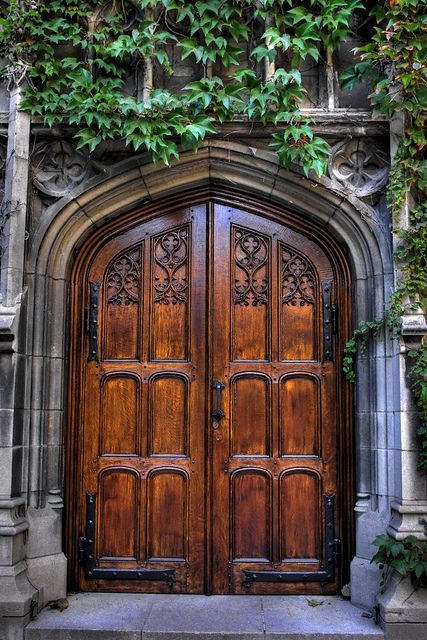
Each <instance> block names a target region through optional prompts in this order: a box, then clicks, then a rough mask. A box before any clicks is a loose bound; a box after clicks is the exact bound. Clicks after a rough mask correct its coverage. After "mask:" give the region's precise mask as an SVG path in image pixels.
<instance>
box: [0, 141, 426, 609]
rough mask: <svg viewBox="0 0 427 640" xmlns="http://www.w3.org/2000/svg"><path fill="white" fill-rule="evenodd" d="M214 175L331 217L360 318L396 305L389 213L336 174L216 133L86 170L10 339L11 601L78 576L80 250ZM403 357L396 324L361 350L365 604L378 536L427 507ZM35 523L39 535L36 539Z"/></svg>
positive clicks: (39, 237) (361, 576)
mask: <svg viewBox="0 0 427 640" xmlns="http://www.w3.org/2000/svg"><path fill="white" fill-rule="evenodd" d="M209 186H213V187H219V188H223V187H225V188H231V189H237V190H238V191H240V192H241V193H248V194H251V195H253V196H254V197H256V198H259V199H261V200H263V201H264V202H266V201H267V202H268V201H271V202H272V203H276V204H277V205H279V206H281V207H283V208H286V209H287V210H290V211H292V212H293V213H294V214H296V215H301V216H303V217H305V218H306V219H307V220H311V221H313V222H314V223H315V224H316V225H318V226H320V227H322V228H323V229H325V230H327V231H328V233H330V234H331V236H332V237H333V238H334V239H335V241H336V242H337V243H339V244H340V245H341V246H342V247H343V250H344V252H346V253H347V259H348V263H349V266H350V271H351V274H352V282H353V292H352V293H353V301H354V305H353V310H354V311H353V314H354V318H353V319H354V323H355V324H357V323H358V322H359V321H360V320H363V319H372V318H377V317H380V316H381V315H382V313H383V310H384V306H385V304H386V301H387V298H388V297H389V294H390V292H391V291H392V290H393V286H394V266H393V260H392V246H391V236H390V233H389V229H388V226H387V225H386V224H385V223H384V222H382V221H381V220H378V218H377V215H378V214H377V213H376V212H375V210H374V209H373V208H371V207H370V206H369V205H367V204H366V203H365V202H363V201H361V200H358V199H357V198H356V197H355V196H354V195H348V196H346V195H344V190H341V192H340V191H339V190H337V186H336V185H335V184H334V183H332V182H331V180H329V179H328V178H322V179H320V180H313V179H307V178H305V177H304V176H303V175H302V174H301V173H299V172H297V171H287V170H285V169H283V168H281V167H279V165H278V163H277V158H276V156H275V155H274V154H272V153H270V152H267V151H262V150H259V149H254V148H252V147H250V146H247V145H243V144H237V143H234V142H224V141H209V142H206V144H205V145H204V146H203V147H202V149H200V150H199V151H198V152H197V153H193V152H188V153H183V154H182V156H181V158H180V160H179V161H178V162H176V163H174V165H173V166H172V167H171V168H166V167H164V166H159V165H154V164H152V163H151V162H150V160H149V158H148V157H147V156H140V157H137V158H134V159H131V160H126V161H124V162H123V163H121V164H116V165H114V166H113V167H112V168H111V169H105V171H104V173H102V174H101V175H100V176H99V175H98V176H97V177H95V178H92V179H90V180H88V181H83V182H82V183H81V184H80V185H79V186H78V187H77V188H75V189H74V190H73V191H71V192H70V193H68V194H67V195H65V196H63V197H62V198H61V199H60V200H59V201H57V202H56V203H55V204H53V205H51V206H50V207H48V208H47V209H46V210H45V212H44V213H43V216H42V217H41V219H40V223H39V225H38V227H37V228H36V229H35V230H34V232H33V233H32V235H31V237H30V239H29V242H28V248H27V260H26V265H25V291H24V294H23V296H22V300H21V301H18V302H17V305H16V307H15V308H14V309H13V310H11V311H10V315H11V316H12V315H13V317H14V318H15V320H14V321H13V322H12V321H11V322H10V324H11V325H12V324H13V332H14V334H13V335H16V340H15V342H14V344H13V345H12V343H11V342H10V343H8V345H7V347H6V348H5V349H3V351H6V352H7V356H8V357H9V356H10V361H11V365H10V366H11V367H14V369H13V374H12V380H13V379H16V380H19V384H18V383H17V385H16V390H15V414H14V416H15V417H14V419H15V420H16V421H17V422H16V423H17V427H16V428H17V429H19V428H20V429H21V435H18V436H17V442H18V445H17V446H16V447H15V451H14V455H15V456H16V457H17V459H18V462H17V465H18V466H17V467H15V468H18V467H19V468H21V471H22V474H21V475H22V485H21V487H20V488H19V490H18V489H17V491H16V495H17V496H19V497H16V498H12V499H11V500H9V501H7V504H6V503H5V504H4V505H2V508H3V513H4V514H7V515H5V516H4V517H3V520H4V522H5V523H6V524H5V525H4V527H3V529H4V532H5V531H6V529H7V531H8V533H4V535H5V536H9V538H8V539H9V540H12V544H15V546H16V553H15V556H16V558H17V560H16V563H15V565H14V568H13V571H11V572H10V574H8V577H7V584H8V585H9V587H10V588H9V587H6V588H7V590H8V598H9V600H10V602H15V601H16V602H17V601H18V600H19V602H21V603H22V606H21V607H20V608H19V607H18V608H16V607H15V608H13V606H12V605H11V608H10V609H9V610H10V611H12V610H13V611H22V612H23V613H22V614H21V613H10V614H9V615H26V614H27V613H28V602H30V601H31V599H36V600H37V598H38V601H39V605H40V604H42V603H43V602H45V601H46V600H49V599H51V598H58V597H61V596H62V595H63V594H64V590H65V588H66V578H65V576H66V559H65V556H64V554H63V542H62V511H63V487H64V455H63V443H64V436H65V433H64V429H65V398H66V394H65V389H66V382H67V381H66V360H65V358H66V345H67V340H68V335H67V313H68V296H69V290H68V286H69V281H70V274H71V269H72V264H73V261H74V258H75V255H76V253H77V252H78V250H79V248H80V247H81V246H82V245H83V243H84V242H85V241H86V239H87V238H88V237H89V236H90V235H91V234H92V233H93V231H94V230H96V229H97V228H99V227H100V226H102V225H104V224H105V222H106V221H107V220H111V219H112V218H114V217H116V216H120V215H121V214H122V213H125V212H127V211H129V210H131V209H134V208H136V207H141V206H142V205H144V203H151V202H154V201H156V200H158V199H159V198H164V197H166V196H172V195H173V194H176V193H181V192H183V191H188V190H189V189H195V188H199V187H205V188H206V187H209ZM10 333H11V334H12V330H11V331H10ZM12 338H13V336H12ZM404 366H405V365H404V363H403V364H402V356H401V355H400V352H399V344H398V343H397V341H394V342H393V341H391V340H390V338H389V336H387V335H385V336H384V335H379V336H378V337H377V338H376V340H375V341H373V343H372V344H371V345H370V346H369V349H368V352H367V353H366V354H365V355H364V356H363V357H361V358H360V359H359V363H358V378H357V383H356V385H355V474H356V495H355V501H354V505H353V506H354V509H355V512H356V524H355V537H356V545H355V549H356V556H355V558H354V560H353V562H352V578H351V583H352V599H353V601H354V602H355V603H356V604H361V605H365V606H372V604H373V599H374V597H375V595H376V594H377V592H378V583H379V575H378V570H377V568H376V567H373V566H372V565H370V557H371V555H372V546H371V544H370V543H371V541H372V539H373V537H374V536H375V535H376V534H377V533H381V532H384V530H385V529H386V528H387V527H389V528H390V530H392V531H393V532H394V533H395V535H397V536H400V537H402V536H403V535H405V534H406V533H408V532H409V531H414V532H417V531H418V530H422V527H421V529H420V526H421V525H419V519H420V518H419V514H420V513H422V509H424V510H426V507H425V506H424V505H425V495H426V482H425V478H424V477H423V474H420V473H419V471H418V470H417V467H416V459H417V447H416V442H415V439H414V438H415V436H414V428H413V418H412V416H413V413H414V408H413V405H412V404H411V400H410V394H409V392H408V390H407V386H406V383H405V380H404ZM12 408H13V407H12ZM403 469H404V470H405V474H403ZM18 480H21V478H18ZM423 500H424V503H423ZM25 505H28V507H27V508H26V506H25ZM420 505H421V506H420ZM390 510H391V511H390ZM390 512H391V514H392V519H391V521H390ZM417 527H418V529H417ZM26 530H28V533H25V531H26ZM23 535H25V536H28V537H27V539H26V540H24V538H23ZM13 541H14V542H13ZM5 584H6V582H5ZM19 585H20V586H19ZM34 585H35V586H34ZM24 601H25V603H26V604H25V606H24V604H23V603H24Z"/></svg>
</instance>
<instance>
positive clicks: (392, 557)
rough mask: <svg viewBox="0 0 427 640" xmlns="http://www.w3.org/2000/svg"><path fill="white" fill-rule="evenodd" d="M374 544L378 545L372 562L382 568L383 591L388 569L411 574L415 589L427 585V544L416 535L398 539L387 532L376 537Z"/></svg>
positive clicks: (404, 575)
mask: <svg viewBox="0 0 427 640" xmlns="http://www.w3.org/2000/svg"><path fill="white" fill-rule="evenodd" d="M373 544H374V545H375V546H376V547H378V550H377V552H376V553H375V555H374V556H373V558H372V560H371V562H374V563H375V564H378V565H379V568H380V569H381V570H382V580H381V583H380V587H381V592H382V593H383V591H384V588H385V583H386V580H387V572H386V568H387V569H388V570H390V569H391V570H394V571H397V573H399V574H400V575H401V576H403V577H406V576H410V578H411V582H412V584H413V586H414V588H415V589H419V588H420V587H427V544H426V543H425V542H424V541H423V540H418V539H417V538H416V537H415V536H406V537H405V538H403V540H396V539H395V538H392V537H391V536H389V535H387V534H381V535H379V536H377V537H376V538H375V540H374V541H373Z"/></svg>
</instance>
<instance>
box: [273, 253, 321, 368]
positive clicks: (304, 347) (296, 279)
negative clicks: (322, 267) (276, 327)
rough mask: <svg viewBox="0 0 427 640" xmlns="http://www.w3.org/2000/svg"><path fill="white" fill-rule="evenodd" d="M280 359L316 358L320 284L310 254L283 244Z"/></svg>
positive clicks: (280, 267)
mask: <svg viewBox="0 0 427 640" xmlns="http://www.w3.org/2000/svg"><path fill="white" fill-rule="evenodd" d="M279 260H280V265H279V269H280V287H281V290H280V297H281V305H280V340H279V342H280V360H315V359H316V354H317V344H316V306H317V284H316V276H315V270H314V268H313V266H312V265H311V263H310V261H309V260H308V258H307V257H306V256H303V255H302V254H301V253H299V252H297V251H296V250H295V249H293V248H291V247H288V246H287V245H284V244H281V243H279Z"/></svg>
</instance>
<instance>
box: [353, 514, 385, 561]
mask: <svg viewBox="0 0 427 640" xmlns="http://www.w3.org/2000/svg"><path fill="white" fill-rule="evenodd" d="M388 521H389V512H388V510H387V511H384V512H383V513H380V512H378V511H371V510H369V511H366V512H365V513H363V514H361V515H358V516H357V518H356V556H357V557H359V558H364V559H365V560H368V561H370V559H371V558H372V556H373V555H374V553H375V551H376V547H374V546H373V544H372V541H373V539H374V538H375V536H377V535H379V534H380V533H384V531H385V530H386V528H387V524H388Z"/></svg>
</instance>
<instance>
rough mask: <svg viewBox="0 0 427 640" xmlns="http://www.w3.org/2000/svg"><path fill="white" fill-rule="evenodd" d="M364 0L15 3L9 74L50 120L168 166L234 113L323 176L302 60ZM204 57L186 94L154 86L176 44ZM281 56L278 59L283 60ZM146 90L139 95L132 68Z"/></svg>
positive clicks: (7, 27)
mask: <svg viewBox="0 0 427 640" xmlns="http://www.w3.org/2000/svg"><path fill="white" fill-rule="evenodd" d="M362 7H363V4H362V2H360V1H359V0H305V1H304V0H298V1H296V0H279V1H277V0H255V1H250V0H227V1H225V0H224V1H222V2H218V1H217V0H204V1H192V2H191V1H190V2H186V1H184V0H162V1H160V2H159V1H153V0H133V1H132V2H131V1H130V0H109V1H106V0H92V1H83V2H79V3H76V2H75V0H50V1H45V0H43V1H38V0H27V1H25V0H12V1H11V2H9V10H8V13H7V15H5V16H4V17H3V18H2V20H1V22H0V24H1V26H2V31H1V33H0V55H2V56H4V57H5V58H7V59H8V61H9V63H8V65H7V67H6V68H5V71H4V72H5V74H6V76H7V77H8V79H9V81H10V82H13V83H15V82H22V81H23V80H24V79H25V81H26V82H27V89H26V91H25V101H24V103H23V105H22V107H23V108H24V109H27V110H28V111H29V112H30V113H31V114H32V115H35V116H42V118H43V119H44V122H45V123H46V124H48V125H50V126H52V125H55V124H59V123H63V122H64V121H65V122H67V123H69V124H71V125H76V127H78V128H77V132H76V137H77V139H78V142H79V146H85V145H86V146H87V147H88V148H89V150H90V151H93V150H94V149H95V148H96V147H97V145H98V144H99V143H101V142H102V141H104V140H109V139H113V140H124V141H125V143H126V144H128V145H131V146H132V147H133V148H134V149H135V150H139V149H141V150H144V149H145V150H148V151H150V152H151V153H152V156H153V159H154V160H158V159H161V160H163V161H164V162H166V163H169V162H170V160H171V158H173V157H178V153H179V152H178V148H179V146H181V147H184V148H185V147H188V146H190V147H191V146H192V147H197V145H198V143H200V141H201V140H203V139H204V138H205V136H206V135H213V134H215V132H216V130H217V125H218V124H220V123H222V122H224V121H225V120H231V119H233V118H235V117H242V118H245V119H247V120H251V121H256V122H258V123H260V124H262V125H266V126H267V125H273V126H274V127H275V133H273V135H272V139H271V143H270V144H271V147H272V148H273V149H274V150H275V151H276V152H277V154H278V156H279V159H280V161H281V163H282V164H283V165H284V166H286V167H289V166H290V165H291V164H292V163H295V162H297V163H300V164H301V166H302V167H303V169H304V171H305V172H306V174H308V173H309V171H310V170H314V171H315V172H316V173H317V174H318V175H321V174H322V173H324V171H325V169H326V160H327V156H328V152H329V147H328V145H327V143H326V142H325V141H324V140H323V139H322V138H320V137H318V136H316V135H314V134H313V131H312V129H311V127H310V120H309V118H307V117H306V116H303V115H302V113H301V110H300V104H301V100H302V98H303V97H304V94H305V89H304V87H303V84H302V78H301V73H300V71H299V66H300V63H301V61H302V60H305V59H306V58H312V59H313V60H314V61H318V60H319V58H321V57H324V58H326V57H327V56H328V55H330V52H331V51H332V50H334V49H336V48H337V47H338V46H339V45H340V43H341V42H342V41H343V40H345V38H346V37H347V36H348V34H349V33H350V31H351V19H352V15H353V13H354V11H355V10H356V9H358V8H362ZM172 48H175V49H176V48H178V49H179V51H180V55H181V58H182V59H186V58H189V59H191V60H192V61H193V62H194V63H196V64H197V65H199V68H200V77H199V78H198V79H197V80H195V81H194V82H190V83H189V84H188V85H187V86H185V87H184V88H183V89H182V91H180V92H174V93H172V92H170V91H168V90H166V89H159V88H155V89H154V88H153V69H154V68H155V67H156V66H157V67H158V66H159V65H160V66H161V67H162V68H163V69H164V70H166V72H169V73H173V67H172V61H171V59H170V58H171V52H172ZM279 59H280V64H276V62H277V61H278V60H279ZM130 69H132V71H133V73H136V74H139V75H140V91H139V92H138V94H137V95H135V94H132V93H129V91H128V84H127V79H128V76H129V70H130Z"/></svg>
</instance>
